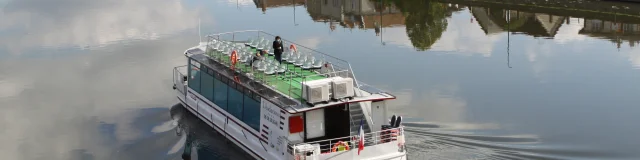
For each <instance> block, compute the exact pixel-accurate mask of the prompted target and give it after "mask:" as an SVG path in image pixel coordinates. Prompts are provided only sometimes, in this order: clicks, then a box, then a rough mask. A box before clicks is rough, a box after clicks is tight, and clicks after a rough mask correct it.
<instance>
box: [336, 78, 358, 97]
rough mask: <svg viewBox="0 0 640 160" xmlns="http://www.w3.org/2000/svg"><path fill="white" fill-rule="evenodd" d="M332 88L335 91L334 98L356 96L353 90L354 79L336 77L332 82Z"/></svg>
mask: <svg viewBox="0 0 640 160" xmlns="http://www.w3.org/2000/svg"><path fill="white" fill-rule="evenodd" d="M331 90H332V92H333V94H332V98H333V99H342V98H349V97H353V96H354V94H355V93H354V91H353V79H352V78H343V77H334V78H333V82H332V83H331Z"/></svg>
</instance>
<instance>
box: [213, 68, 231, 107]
mask: <svg viewBox="0 0 640 160" xmlns="http://www.w3.org/2000/svg"><path fill="white" fill-rule="evenodd" d="M219 78H220V75H217V76H216V77H215V78H214V79H213V103H215V104H216V105H218V107H220V108H222V109H224V110H227V88H228V87H227V84H224V83H223V82H222V81H220V79H219Z"/></svg>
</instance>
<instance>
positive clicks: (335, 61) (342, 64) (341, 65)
mask: <svg viewBox="0 0 640 160" xmlns="http://www.w3.org/2000/svg"><path fill="white" fill-rule="evenodd" d="M251 32H255V33H257V37H262V35H268V36H272V37H275V36H276V35H274V34H271V33H268V32H265V31H262V30H241V31H230V32H221V33H215V34H211V35H208V36H207V37H208V38H210V39H209V41H210V40H212V39H217V40H220V39H225V38H224V36H225V35H231V37H227V38H230V39H231V41H234V42H235V41H236V39H237V37H241V36H243V34H246V33H251ZM240 33H243V34H240ZM221 36H223V37H222V38H221ZM245 36H246V35H245ZM247 38H248V37H247ZM281 39H282V41H284V42H285V44H295V45H296V47H297V48H298V50H300V49H303V50H306V51H309V52H311V53H312V54H319V55H320V56H319V57H318V58H321V59H323V60H324V62H328V63H331V64H332V65H336V66H333V67H337V68H338V70H343V69H344V70H349V72H351V74H349V75H348V76H349V77H351V78H353V79H354V80H355V79H356V78H355V77H354V74H353V69H352V68H351V64H349V62H348V61H346V60H344V59H340V58H338V57H335V56H332V55H329V54H327V53H324V52H320V51H318V50H315V49H312V48H309V47H307V46H304V45H300V44H298V43H295V42H293V41H290V40H287V39H284V38H282V37H281ZM354 84H357V82H354ZM356 87H358V85H356Z"/></svg>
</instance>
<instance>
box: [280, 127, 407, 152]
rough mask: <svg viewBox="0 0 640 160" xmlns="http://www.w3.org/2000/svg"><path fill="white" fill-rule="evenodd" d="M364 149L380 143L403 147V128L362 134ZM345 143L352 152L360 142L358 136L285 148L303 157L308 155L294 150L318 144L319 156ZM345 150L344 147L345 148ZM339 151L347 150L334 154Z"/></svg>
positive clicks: (291, 145)
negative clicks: (395, 143)
mask: <svg viewBox="0 0 640 160" xmlns="http://www.w3.org/2000/svg"><path fill="white" fill-rule="evenodd" d="M363 139H364V147H365V149H366V147H367V146H375V145H378V144H382V143H390V142H397V143H398V145H399V147H404V143H405V141H404V127H402V126H401V127H398V128H392V129H387V130H382V131H377V132H371V133H367V134H364V138H363ZM343 142H344V143H345V144H347V145H348V146H349V150H353V149H358V145H359V142H360V138H359V136H358V135H355V136H348V137H341V138H333V139H327V140H320V141H314V142H306V143H297V144H289V146H288V147H287V152H288V153H289V154H292V155H294V156H295V155H305V154H308V153H304V152H300V151H296V150H295V148H298V146H302V145H309V144H310V145H314V144H318V145H316V147H317V146H319V147H320V154H326V153H331V152H334V151H333V148H334V147H339V146H336V145H339V144H342V143H343ZM345 149H346V147H345ZM340 151H347V150H339V149H336V152H340Z"/></svg>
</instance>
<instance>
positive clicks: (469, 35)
mask: <svg viewBox="0 0 640 160" xmlns="http://www.w3.org/2000/svg"><path fill="white" fill-rule="evenodd" d="M466 17H471V15H470V14H469V13H468V12H457V13H455V14H453V15H452V18H449V19H447V20H448V21H449V25H448V26H447V30H446V31H445V32H444V33H442V37H441V38H440V40H438V41H437V42H436V43H435V44H433V46H432V47H431V48H432V49H431V50H433V51H454V52H451V54H462V55H476V54H480V55H482V56H484V57H490V56H491V53H492V52H493V47H494V44H495V43H496V42H497V41H498V40H500V39H501V38H502V37H501V36H504V35H487V34H485V33H484V31H483V30H482V28H480V26H479V25H478V24H476V23H477V22H470V21H469V19H468V18H466Z"/></svg>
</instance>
